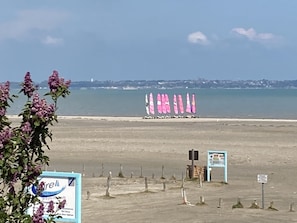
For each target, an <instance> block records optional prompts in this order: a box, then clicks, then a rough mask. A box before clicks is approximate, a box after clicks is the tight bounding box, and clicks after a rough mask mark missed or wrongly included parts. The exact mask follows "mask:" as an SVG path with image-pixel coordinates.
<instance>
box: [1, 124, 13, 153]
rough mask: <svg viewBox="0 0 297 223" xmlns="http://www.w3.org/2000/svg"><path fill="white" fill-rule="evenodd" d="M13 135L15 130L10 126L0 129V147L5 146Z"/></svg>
mask: <svg viewBox="0 0 297 223" xmlns="http://www.w3.org/2000/svg"><path fill="white" fill-rule="evenodd" d="M12 136H13V132H12V130H11V128H9V127H4V128H3V129H2V130H1V131H0V149H2V148H3V147H4V145H5V143H7V142H9V140H10V139H11V137H12Z"/></svg>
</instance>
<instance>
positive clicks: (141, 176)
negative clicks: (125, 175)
mask: <svg viewBox="0 0 297 223" xmlns="http://www.w3.org/2000/svg"><path fill="white" fill-rule="evenodd" d="M140 178H143V175H142V166H141V167H140Z"/></svg>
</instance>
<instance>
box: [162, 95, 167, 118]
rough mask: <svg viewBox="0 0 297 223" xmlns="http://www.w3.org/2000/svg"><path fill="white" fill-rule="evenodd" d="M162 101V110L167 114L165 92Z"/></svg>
mask: <svg viewBox="0 0 297 223" xmlns="http://www.w3.org/2000/svg"><path fill="white" fill-rule="evenodd" d="M161 102H162V112H163V114H166V100H165V94H162V95H161Z"/></svg>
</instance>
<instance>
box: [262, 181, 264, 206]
mask: <svg viewBox="0 0 297 223" xmlns="http://www.w3.org/2000/svg"><path fill="white" fill-rule="evenodd" d="M262 209H264V183H262Z"/></svg>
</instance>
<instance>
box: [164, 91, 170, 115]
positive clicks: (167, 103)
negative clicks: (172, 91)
mask: <svg viewBox="0 0 297 223" xmlns="http://www.w3.org/2000/svg"><path fill="white" fill-rule="evenodd" d="M165 106H166V113H167V114H170V113H171V109H170V102H169V97H168V94H165Z"/></svg>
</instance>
